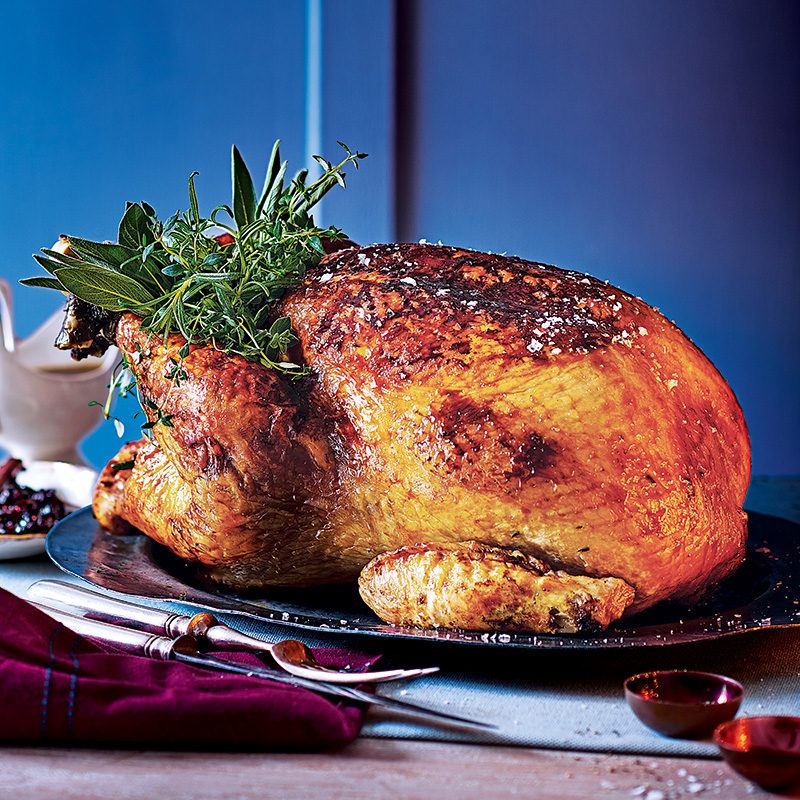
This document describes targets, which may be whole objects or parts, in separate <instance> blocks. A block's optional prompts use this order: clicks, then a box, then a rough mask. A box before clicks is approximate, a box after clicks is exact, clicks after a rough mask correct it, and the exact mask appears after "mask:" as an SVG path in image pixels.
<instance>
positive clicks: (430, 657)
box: [0, 478, 800, 756]
mask: <svg viewBox="0 0 800 800" xmlns="http://www.w3.org/2000/svg"><path fill="white" fill-rule="evenodd" d="M747 507H748V508H750V509H752V510H754V511H760V512H762V513H766V514H773V515H775V516H782V517H784V518H787V519H793V520H794V521H797V522H800V479H797V478H761V479H756V480H754V481H753V485H752V487H751V491H750V494H749V496H748V503H747ZM42 578H58V579H65V576H64V574H63V573H62V572H60V571H59V570H58V569H57V568H56V567H54V566H53V565H51V564H49V563H48V562H47V561H46V560H45V559H44V558H41V559H33V560H27V561H17V562H0V586H3V587H5V588H7V589H9V590H11V591H13V592H15V593H17V594H19V595H21V596H24V594H25V590H26V589H27V587H28V586H29V585H30V584H31V583H34V582H35V581H37V580H40V579H42ZM797 592H798V597H800V587H798V589H797ZM169 605H170V607H173V608H176V609H179V608H181V606H180V605H179V604H169ZM236 624H237V625H238V626H239V627H241V628H242V629H243V630H246V631H247V632H248V633H253V634H256V635H259V636H261V637H263V638H264V639H266V640H269V641H277V640H278V639H281V638H287V637H291V638H300V639H303V640H304V641H306V642H307V643H308V644H311V645H328V646H336V645H342V644H346V645H347V646H351V647H361V648H364V649H370V648H375V647H376V646H377V645H376V641H375V640H374V639H361V640H358V639H355V638H343V637H340V636H327V637H319V636H308V635H304V633H303V632H301V631H299V630H298V629H293V628H281V627H279V626H276V625H271V624H266V623H257V622H250V621H246V620H243V619H241V618H236ZM382 649H383V650H384V651H385V652H387V654H388V656H389V658H390V659H391V660H393V661H397V662H399V663H402V664H407V665H413V666H419V665H429V664H438V665H439V666H441V667H442V673H440V674H437V675H435V676H432V677H430V678H423V679H420V680H417V681H414V682H413V683H411V684H407V685H400V684H393V685H387V686H385V687H384V688H382V690H381V691H382V692H384V693H386V694H390V695H394V696H397V697H398V698H399V699H403V700H409V701H412V702H418V703H420V704H423V705H428V706H430V707H432V708H437V709H440V710H442V711H451V712H453V713H457V714H462V715H464V716H470V717H474V718H476V719H480V720H483V721H486V722H492V723H494V724H495V725H497V727H498V730H497V732H496V733H491V734H488V733H486V734H484V733H475V732H473V731H467V730H463V729H462V730H457V729H455V728H453V729H445V728H436V727H429V726H427V725H426V726H420V725H415V724H410V723H408V722H406V721H401V720H400V719H388V718H386V717H378V716H377V715H371V717H370V719H369V721H368V723H367V725H366V727H365V729H364V735H365V736H373V737H388V738H412V739H441V740H451V741H470V742H485V743H497V744H518V745H529V746H536V747H554V748H563V749H574V750H589V751H606V752H617V753H640V754H672V755H692V756H716V755H717V752H716V748H715V747H714V746H713V745H712V744H711V743H710V742H707V741H705V742H703V741H699V742H694V741H681V740H673V739H666V738H664V737H661V736H658V735H657V734H655V733H653V732H651V731H649V730H648V729H647V728H645V727H643V726H642V725H641V724H640V723H639V722H638V721H637V720H636V718H635V717H634V716H633V714H631V712H630V711H629V709H628V707H627V705H626V703H625V700H624V698H623V694H622V681H623V680H624V678H625V677H627V676H628V675H632V674H634V673H636V672H642V671H645V670H652V669H672V668H692V669H703V670H708V671H712V672H722V673H724V674H727V675H730V676H732V677H734V678H736V679H737V680H739V681H741V682H742V683H743V684H744V686H745V689H746V695H745V700H744V703H743V704H742V709H741V712H740V713H741V714H744V715H761V714H794V715H798V714H800V628H798V629H792V630H782V631H777V630H776V631H770V630H761V631H754V632H752V633H747V634H742V635H737V636H731V637H728V638H725V639H721V640H716V641H713V642H706V643H701V644H694V645H682V646H677V647H664V648H654V649H645V650H635V651H605V652H602V651H600V652H597V651H592V652H586V653H582V652H549V651H547V652H546V651H538V652H533V651H526V652H521V651H504V650H502V649H500V648H485V649H483V648H478V647H458V646H442V645H436V644H428V643H423V644H420V645H416V644H415V645H413V646H412V645H409V644H408V643H392V644H391V645H390V646H387V647H384V648H382Z"/></svg>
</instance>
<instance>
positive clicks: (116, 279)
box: [56, 266, 153, 311]
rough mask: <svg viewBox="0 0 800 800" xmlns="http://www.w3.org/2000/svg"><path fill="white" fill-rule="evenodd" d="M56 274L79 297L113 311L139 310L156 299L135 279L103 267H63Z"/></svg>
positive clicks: (68, 289)
mask: <svg viewBox="0 0 800 800" xmlns="http://www.w3.org/2000/svg"><path fill="white" fill-rule="evenodd" d="M56 277H57V278H58V279H59V280H60V281H61V283H62V284H63V285H64V287H66V289H67V291H69V292H71V293H72V294H74V295H75V296H76V297H80V299H81V300H85V301H86V302H87V303H92V304H93V305H96V306H100V307H101V308H107V309H109V310H111V311H122V310H124V309H129V310H137V309H138V308H139V307H140V306H143V305H147V304H148V303H150V302H151V301H152V300H153V296H152V295H151V294H150V293H149V292H147V290H145V288H144V287H143V286H142V285H141V284H140V283H137V282H136V281H135V280H133V278H129V277H128V276H127V275H122V274H121V273H113V272H111V271H110V270H107V269H102V268H100V267H95V266H85V267H83V269H77V268H76V267H63V268H62V269H59V270H58V271H57V272H56Z"/></svg>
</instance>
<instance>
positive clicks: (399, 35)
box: [0, 0, 800, 473]
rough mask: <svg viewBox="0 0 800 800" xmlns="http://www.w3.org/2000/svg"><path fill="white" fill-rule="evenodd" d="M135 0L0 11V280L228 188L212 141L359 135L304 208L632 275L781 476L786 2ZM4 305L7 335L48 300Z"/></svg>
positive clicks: (294, 149)
mask: <svg viewBox="0 0 800 800" xmlns="http://www.w3.org/2000/svg"><path fill="white" fill-rule="evenodd" d="M114 5H116V4H114ZM157 5H158V11H157V13H156V12H155V11H154V10H153V9H154V8H155V6H156V4H144V6H146V7H142V6H139V7H134V6H129V5H128V6H117V7H113V5H112V4H105V3H99V2H96V3H95V2H78V3H67V2H55V0H40V2H33V3H31V4H30V7H29V8H25V9H24V8H21V7H19V6H15V7H14V8H13V9H6V15H5V20H4V22H5V24H4V27H3V32H2V34H0V36H2V37H3V47H2V48H0V63H1V64H2V66H3V68H4V74H5V75H6V76H13V80H6V81H5V82H4V83H3V85H2V87H0V102H2V105H0V109H2V111H1V112H0V113H2V123H3V124H2V128H1V129H0V210H1V211H2V219H3V223H4V232H5V237H6V238H5V240H4V248H3V259H2V274H3V276H4V277H8V278H10V279H13V280H16V279H17V278H19V277H23V276H24V275H27V274H31V273H32V272H33V271H34V269H35V265H34V264H33V262H32V260H31V259H30V253H31V252H32V251H34V250H35V249H37V248H38V247H40V246H43V245H49V244H50V243H51V242H52V240H53V239H54V238H55V235H56V234H58V233H59V232H61V231H67V232H73V233H80V234H83V235H87V236H90V237H98V238H106V237H109V236H113V235H114V231H115V227H116V222H117V220H118V217H119V214H120V212H121V209H122V207H123V204H124V201H125V200H126V199H147V200H149V201H150V202H151V203H153V204H154V205H155V206H156V207H157V208H159V209H162V210H164V211H165V212H166V213H170V212H171V211H172V210H174V208H176V207H178V206H181V205H184V204H185V199H184V198H185V180H186V177H187V176H188V174H189V172H191V171H192V170H193V169H198V170H200V172H201V177H200V184H199V185H200V191H201V200H202V199H203V198H207V201H208V205H211V204H212V203H216V202H218V201H220V200H224V199H226V198H227V195H228V191H229V189H228V150H229V147H230V144H231V143H232V142H237V143H238V144H239V145H240V146H241V148H242V150H243V152H244V153H245V155H246V157H247V158H248V160H249V161H250V163H251V166H252V167H253V168H254V171H257V170H259V169H260V161H261V160H262V159H263V158H264V157H265V155H266V151H267V150H268V148H269V145H270V143H271V141H272V140H273V139H274V138H275V137H276V136H281V137H283V138H284V139H285V140H286V147H285V149H286V154H287V155H288V156H289V157H290V158H291V159H292V161H293V163H299V162H300V161H302V160H303V158H304V156H305V153H304V143H305V142H306V141H307V140H309V141H312V142H321V144H322V149H323V150H324V151H325V153H326V154H331V153H333V152H334V151H335V149H336V147H335V140H336V139H337V138H342V139H344V140H345V141H347V142H348V143H350V144H352V145H354V146H357V147H358V148H359V149H363V150H367V151H368V152H370V153H371V157H370V159H369V160H368V161H367V162H365V164H364V169H363V170H362V172H361V173H360V174H359V175H358V176H353V177H352V180H351V183H350V187H351V188H350V189H349V190H348V192H347V193H343V194H341V195H340V196H339V197H337V198H336V199H335V200H332V201H331V202H330V203H329V204H328V206H327V207H326V208H325V209H324V221H325V222H326V223H329V222H335V223H336V224H340V225H342V226H343V227H345V229H346V230H348V232H350V233H351V235H353V236H354V237H355V238H357V239H359V240H360V241H364V242H367V241H374V240H386V239H391V238H397V239H400V240H414V239H418V238H421V237H426V238H428V239H429V240H432V241H437V240H439V239H441V240H442V241H444V242H446V243H454V244H455V243H457V244H461V245H466V246H472V247H478V248H481V249H489V250H494V251H508V252H514V253H517V254H520V255H522V256H525V257H528V258H532V259H536V260H542V261H547V262H550V263H556V264H559V265H562V266H570V267H576V268H579V269H584V270H586V271H588V272H591V273H593V274H596V275H598V276H600V277H602V278H606V279H608V280H610V281H612V282H613V283H617V284H619V285H621V286H623V287H624V288H626V289H628V290H629V291H632V292H634V293H636V294H639V295H641V296H642V297H644V298H645V299H646V300H648V301H649V302H651V303H653V304H654V305H657V306H659V307H660V308H661V309H662V310H663V311H664V312H665V313H666V314H667V315H668V316H669V317H671V318H672V319H675V320H676V322H677V323H678V324H679V325H680V326H681V327H682V328H683V329H684V330H685V331H686V332H687V333H688V334H689V335H690V336H691V337H692V338H693V339H694V340H695V341H696V342H697V343H698V344H699V345H700V346H701V347H702V348H703V349H704V350H705V351H706V353H707V354H708V355H709V356H710V357H711V358H712V359H713V360H714V361H715V363H716V364H717V365H718V366H719V368H720V369H721V371H722V372H723V374H724V375H725V376H726V377H727V378H728V380H729V381H730V383H731V384H732V386H733V387H734V389H735V391H736V392H737V394H738V396H739V398H740V401H741V403H742V405H743V407H744V410H745V414H746V417H747V419H748V422H749V425H750V429H751V435H752V439H753V448H754V467H755V471H756V472H760V473H792V472H794V473H796V472H800V415H798V413H797V406H798V403H797V396H798V390H800V385H798V384H800V379H799V378H798V370H797V366H798V358H797V355H796V352H797V348H798V346H799V345H800V322H798V317H797V315H796V313H795V309H796V308H797V307H798V301H800V234H799V233H798V231H800V226H798V223H799V222H800V188H798V187H800V152H799V148H798V143H799V142H800V130H799V129H798V128H799V127H800V126H799V124H798V88H799V87H798V82H799V81H800V61H799V60H798V55H797V47H796V43H797V41H798V34H800V16H799V15H798V6H797V4H795V3H793V2H778V1H777V0H772V1H769V0H768V1H767V2H761V3H757V4H756V3H749V2H735V1H734V0H727V1H726V2H709V0H704V1H703V2H691V3H690V2H674V1H670V2H655V0H650V1H649V2H642V1H640V0H637V1H636V2H627V1H624V0H616V1H615V2H600V1H599V0H597V2H595V1H593V0H588V1H587V0H582V1H581V2H569V0H567V1H566V2H563V1H562V2H559V3H557V4H553V3H547V2H531V1H530V0H524V1H523V0H503V1H501V2H497V1H495V2H491V3H489V2H482V1H481V2H478V1H477V0H424V2H423V1H422V0H419V2H412V1H410V0H405V1H403V2H399V3H398V4H397V7H396V8H395V4H393V3H391V2H389V1H388V0H385V1H384V2H381V1H380V0H308V3H306V2H303V0H296V1H295V2H269V3H259V4H254V3H250V2H232V3H228V4H227V6H226V12H225V20H224V26H223V23H222V22H221V20H220V15H219V10H218V7H217V6H215V5H212V4H211V3H209V2H178V3H170V4H166V3H162V4H157ZM309 7H310V8H311V9H312V12H313V11H315V9H316V10H318V11H320V20H321V24H320V27H319V29H318V33H319V41H320V43H321V50H320V52H317V53H316V55H317V56H318V58H319V63H320V67H321V84H320V85H318V86H317V87H316V88H317V89H319V97H320V101H319V103H318V104H317V106H315V107H314V108H312V109H309V107H308V104H307V103H306V100H305V97H306V91H307V88H308V83H309V73H308V72H307V69H306V65H307V63H308V62H309V58H308V57H309V52H308V51H307V46H306V39H307V33H308V29H307V20H308V19H310V18H312V17H313V14H312V15H311V16H309ZM312 95H313V93H312ZM310 110H311V111H313V112H314V113H309V111H310ZM310 125H311V126H312V127H313V130H310V129H309V126H310ZM16 302H17V306H18V310H19V316H20V317H21V324H20V328H21V329H22V331H23V332H25V331H30V330H31V329H32V328H33V326H34V324H35V323H36V322H38V321H39V320H40V319H41V318H42V317H43V316H44V315H45V314H46V313H47V312H49V311H50V310H51V309H52V308H54V307H55V305H56V301H55V300H54V299H53V298H52V297H50V296H48V295H47V293H46V292H42V291H38V290H22V289H17V291H16ZM116 444H117V443H116V439H115V435H114V433H113V431H112V430H110V429H109V428H106V429H105V430H103V431H102V432H100V433H98V434H94V435H93V436H92V437H91V439H90V440H89V441H88V443H87V447H86V451H87V454H88V455H89V457H90V458H91V460H93V461H94V462H96V463H100V462H103V461H104V460H105V459H106V458H107V457H108V456H109V455H110V454H111V453H112V451H113V450H114V448H115V446H116Z"/></svg>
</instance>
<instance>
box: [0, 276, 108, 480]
mask: <svg viewBox="0 0 800 800" xmlns="http://www.w3.org/2000/svg"><path fill="white" fill-rule="evenodd" d="M63 319H64V314H63V312H61V311H59V312H56V313H55V314H53V316H51V317H50V318H49V319H48V320H46V321H45V322H44V323H43V324H42V325H41V326H40V327H39V328H38V330H36V331H35V332H34V333H33V334H31V335H30V336H29V337H28V338H27V339H24V340H21V341H20V340H18V339H16V338H15V336H14V320H13V317H12V305H11V290H10V287H9V285H8V283H7V282H6V281H4V280H2V279H0V338H1V339H2V340H1V341H0V448H3V449H5V450H7V451H8V452H9V453H10V454H11V455H13V456H15V457H16V458H20V459H22V460H23V462H30V461H42V460H43V461H67V462H70V463H72V464H85V463H86V462H85V460H84V459H83V457H82V456H81V455H80V453H79V452H78V443H79V442H80V441H81V440H82V439H83V438H84V437H85V436H86V435H87V434H89V433H90V432H91V431H92V430H93V429H94V428H96V427H97V426H98V425H99V424H100V423H101V422H102V421H103V416H102V414H101V412H100V409H99V408H97V407H96V406H89V402H90V401H91V400H97V401H98V402H101V403H102V402H103V401H104V400H105V398H106V394H107V386H108V384H109V382H110V380H111V372H112V371H113V369H114V365H115V364H116V362H117V361H118V360H119V352H118V351H117V349H116V348H114V347H112V348H110V349H109V350H108V352H107V353H106V354H105V355H104V356H102V357H101V358H91V357H90V358H87V359H85V360H84V361H74V360H73V359H72V357H71V356H70V354H69V352H68V351H66V350H57V349H56V348H55V347H54V345H53V343H54V342H55V339H56V336H57V335H58V333H59V331H60V330H61V323H62V321H63Z"/></svg>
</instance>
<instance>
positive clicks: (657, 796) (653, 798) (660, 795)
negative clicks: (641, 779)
mask: <svg viewBox="0 0 800 800" xmlns="http://www.w3.org/2000/svg"><path fill="white" fill-rule="evenodd" d="M644 800H664V792H662V791H661V789H651V790H650V791H649V792H648V793H647V794H646V795H645V796H644Z"/></svg>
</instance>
